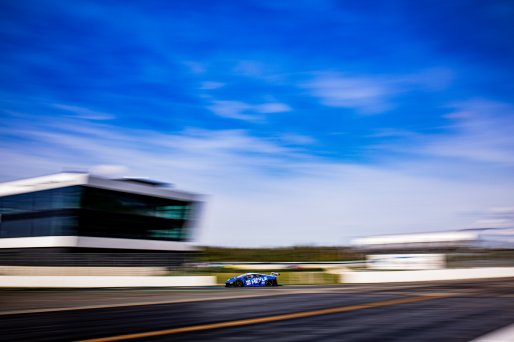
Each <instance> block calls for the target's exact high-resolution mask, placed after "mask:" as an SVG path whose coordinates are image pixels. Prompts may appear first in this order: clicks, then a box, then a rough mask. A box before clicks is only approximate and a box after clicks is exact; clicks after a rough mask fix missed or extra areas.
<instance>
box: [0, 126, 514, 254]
mask: <svg viewBox="0 0 514 342" xmlns="http://www.w3.org/2000/svg"><path fill="white" fill-rule="evenodd" d="M452 120H455V119H452ZM462 125H463V123H460V124H458V125H456V126H455V127H454V128H455V130H456V135H459V134H461V133H459V132H461V130H462V127H461V126H462ZM464 126H466V127H467V125H464ZM471 126H473V127H475V126H474V125H471ZM487 127H489V126H487ZM494 127H495V126H494ZM478 128H479V127H478V126H477V127H476V129H478ZM4 129H5V130H8V131H10V132H15V133H16V135H17V136H22V137H23V139H22V140H6V141H4V143H3V145H2V147H0V155H1V156H2V170H1V171H0V176H1V177H2V179H7V178H19V177H23V176H34V175H37V174H43V173H50V172H55V171H59V170H61V169H62V168H63V167H65V168H70V167H72V168H73V167H75V168H80V169H90V168H91V167H93V166H95V165H122V166H123V167H124V168H126V170H129V171H130V173H131V175H141V176H149V177H152V178H156V179H160V180H163V181H169V182H171V183H174V184H178V186H179V187H180V188H184V189H188V190H193V191H198V192H200V193H206V194H209V195H210V196H209V197H208V199H207V205H206V211H205V213H204V217H203V220H202V222H203V224H202V230H201V234H200V242H201V243H209V244H218V245H283V244H299V243H320V244H342V243H345V242H347V241H348V239H349V238H352V237H355V236H361V235H367V234H378V233H387V232H389V233H394V232H408V231H420V230H432V229H452V228H462V227H467V226H469V225H471V224H473V223H475V221H476V217H470V216H469V215H463V214H462V213H465V212H480V211H482V212H483V211H484V210H485V209H486V208H494V207H512V205H513V203H514V191H512V189H513V188H514V179H513V178H512V168H511V167H510V166H509V164H502V165H503V166H501V165H500V167H492V168H491V167H489V165H490V163H491V161H490V160H489V159H484V158H479V159H478V161H477V164H469V163H466V162H462V163H461V162H460V161H459V159H448V158H446V157H445V156H440V155H439V154H433V155H431V156H430V158H428V159H423V158H422V157H423V156H424V155H426V152H425V150H427V149H430V148H431V146H434V145H436V144H438V143H439V142H440V141H445V140H446V139H448V136H433V137H431V139H428V138H426V137H425V139H422V140H413V141H411V144H410V145H412V147H411V148H412V150H413V151H419V154H418V157H419V158H418V159H413V160H410V161H409V163H404V162H403V161H401V160H390V161H388V162H387V163H382V164H371V163H368V164H359V163H355V162H354V163H348V162H340V161H339V162H338V161H330V160H325V159H323V158H319V157H316V156H314V155H311V154H309V153H306V152H305V151H304V150H299V149H296V148H291V147H290V146H291V145H290V142H288V141H287V137H276V138H274V139H271V138H268V139H266V138H258V137H255V136H253V135H251V134H250V133H249V132H247V131H244V130H220V131H212V130H198V129H189V130H186V131H183V132H180V133H174V134H166V133H162V132H155V131H148V130H140V129H128V128H127V129H123V130H119V129H116V128H115V127H114V126H112V125H109V124H106V123H105V122H94V121H93V122H92V121H87V120H80V119H77V118H74V117H70V118H67V119H66V120H63V121H60V122H56V121H53V120H51V119H46V120H42V121H41V120H39V121H34V122H31V121H30V120H25V122H24V124H23V125H16V126H10V127H6V128H4ZM464 131H466V130H464ZM0 132H1V131H0ZM500 132H502V133H501V134H507V129H505V130H503V131H500ZM289 138H290V139H293V140H294V139H295V137H294V135H291V136H290V137H289ZM440 139H441V140H440ZM300 140H301V139H300ZM142 141H144V144H141V142H142ZM304 142H308V141H304ZM403 143H405V142H403ZM494 146H497V145H494ZM438 156H440V158H438ZM102 168H105V167H102V166H99V167H97V168H96V170H98V169H100V170H101V169H102ZM427 169H430V172H423V170H427ZM484 170H486V172H483V171H484ZM116 171H122V172H123V171H124V170H123V169H117V170H116ZM129 171H126V172H129ZM455 174H457V175H458V177H457V178H456V177H455V176H454V175H455ZM487 218H488V217H486V219H487ZM496 222H497V221H496ZM482 223H483V224H485V223H484V222H482Z"/></svg>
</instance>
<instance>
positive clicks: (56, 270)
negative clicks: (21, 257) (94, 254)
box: [0, 266, 168, 276]
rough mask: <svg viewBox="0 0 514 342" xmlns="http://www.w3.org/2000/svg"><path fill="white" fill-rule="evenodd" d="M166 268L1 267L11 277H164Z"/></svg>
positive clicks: (2, 272) (1, 270)
mask: <svg viewBox="0 0 514 342" xmlns="http://www.w3.org/2000/svg"><path fill="white" fill-rule="evenodd" d="M167 273H168V270H167V269H166V267H86V266H79V267H65V266H59V267H50V266H0V275H6V276H7V275H9V276H164V275H166V274H167Z"/></svg>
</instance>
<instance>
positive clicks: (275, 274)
mask: <svg viewBox="0 0 514 342" xmlns="http://www.w3.org/2000/svg"><path fill="white" fill-rule="evenodd" d="M271 275H272V276H279V275H280V273H278V272H271Z"/></svg>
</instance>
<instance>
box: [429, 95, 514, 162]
mask: <svg viewBox="0 0 514 342" xmlns="http://www.w3.org/2000/svg"><path fill="white" fill-rule="evenodd" d="M455 107H456V108H457V110H456V111H454V112H452V113H451V114H449V115H448V119H449V120H451V125H450V126H449V127H448V128H449V130H450V133H449V134H447V135H443V136H440V137H438V138H437V139H435V140H434V139H429V138H427V140H428V141H427V143H426V144H425V146H424V147H423V150H422V151H423V152H424V153H428V154H432V155H435V156H440V157H448V158H460V159H464V160H470V161H475V162H494V163H503V164H509V165H514V152H513V151H514V135H513V134H512V132H514V106H512V105H508V104H505V103H498V102H493V101H487V100H471V101H466V102H462V103H458V104H456V105H455Z"/></svg>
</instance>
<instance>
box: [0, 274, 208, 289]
mask: <svg viewBox="0 0 514 342" xmlns="http://www.w3.org/2000/svg"><path fill="white" fill-rule="evenodd" d="M211 285H216V277H212V276H184V277H160V276H155V277H146V276H0V287H39V288H41V287H48V288H57V287H60V288H61V287H62V288H66V287H67V288H96V287H165V286H211Z"/></svg>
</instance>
